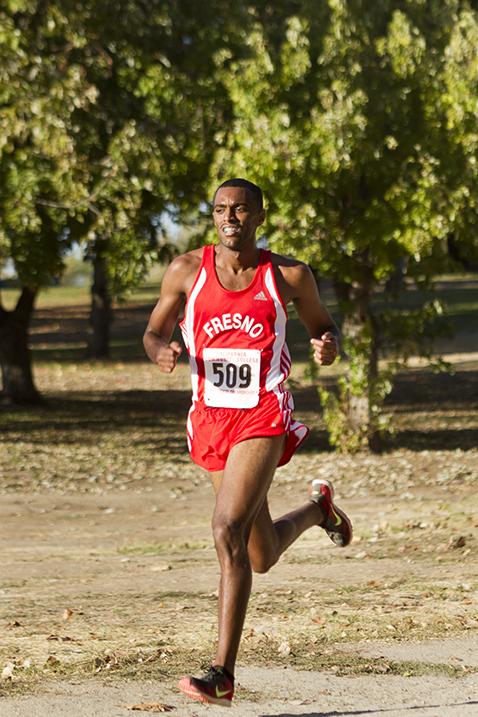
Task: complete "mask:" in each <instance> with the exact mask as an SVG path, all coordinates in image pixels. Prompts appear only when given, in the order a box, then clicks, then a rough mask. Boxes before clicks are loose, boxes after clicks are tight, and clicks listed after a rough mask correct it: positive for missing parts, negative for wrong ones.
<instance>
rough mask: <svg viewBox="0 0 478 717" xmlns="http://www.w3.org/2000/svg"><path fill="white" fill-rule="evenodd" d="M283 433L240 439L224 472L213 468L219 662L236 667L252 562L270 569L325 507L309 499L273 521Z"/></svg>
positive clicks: (257, 568) (259, 568)
mask: <svg viewBox="0 0 478 717" xmlns="http://www.w3.org/2000/svg"><path fill="white" fill-rule="evenodd" d="M283 441H284V437H283V436H274V437H268V438H252V439H249V440H246V441H242V442H241V443H238V444H236V445H235V446H234V447H233V448H232V449H231V452H230V454H229V458H228V461H227V464H226V468H225V470H224V471H223V472H216V473H211V478H212V482H213V485H214V488H215V490H216V508H215V511H214V515H213V521H212V524H213V534H214V539H215V544H216V551H217V555H218V559H219V563H220V565H221V580H220V584H219V642H218V648H217V655H216V661H215V664H217V665H222V666H224V667H226V669H228V670H229V671H230V672H233V671H234V663H235V659H236V655H237V650H238V647H239V642H240V638H241V633H242V627H243V624H244V619H245V614H246V609H247V604H248V600H249V594H250V590H251V582H252V575H251V567H252V568H253V569H254V570H255V571H256V572H266V571H267V570H268V569H269V568H270V567H271V566H272V565H273V564H274V563H275V562H277V560H278V559H279V557H280V555H281V554H282V552H283V551H284V550H285V549H286V548H287V547H288V546H289V545H290V544H291V543H292V542H293V541H294V540H295V539H296V538H298V537H299V535H301V533H303V532H304V530H307V528H310V527H311V526H313V525H318V524H319V523H320V522H321V521H322V517H323V516H322V511H321V509H320V507H319V506H318V505H317V504H315V503H311V502H309V503H307V504H306V505H304V506H302V507H301V508H298V509H297V510H295V511H292V512H291V513H288V514H287V515H285V516H283V517H282V518H279V519H278V520H276V521H275V522H273V521H272V519H271V516H270V513H269V508H268V504H267V492H268V490H269V487H270V484H271V481H272V478H273V475H274V472H275V468H276V465H277V463H278V461H279V459H280V456H281V455H282V450H283Z"/></svg>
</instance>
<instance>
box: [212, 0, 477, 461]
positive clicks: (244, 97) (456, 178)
mask: <svg viewBox="0 0 478 717" xmlns="http://www.w3.org/2000/svg"><path fill="white" fill-rule="evenodd" d="M425 5H426V7H425ZM425 5H424V3H422V2H419V1H418V0H417V1H416V2H413V1H410V2H406V3H405V2H404V3H396V2H386V1H385V2H381V3H379V4H378V5H377V4H375V5H373V6H372V5H370V4H367V3H364V2H361V1H360V0H355V1H353V2H345V1H343V0H329V2H328V3H320V4H319V3H311V2H308V1H306V0H305V1H303V2H290V3H287V2H284V3H281V8H282V10H283V12H282V14H280V13H276V12H275V8H274V12H272V10H270V11H269V12H268V13H266V14H264V11H263V6H262V4H261V5H259V6H258V12H257V13H256V15H255V17H256V22H255V25H254V29H253V31H252V32H251V33H250V34H249V35H248V37H247V38H245V42H246V44H247V46H248V48H249V50H250V56H249V57H247V58H244V59H243V60H241V61H239V62H236V63H233V65H232V67H231V68H228V70H227V73H228V77H229V82H228V84H227V87H228V89H229V95H230V98H231V102H232V104H233V107H234V120H233V123H232V125H231V128H230V132H228V134H227V138H226V140H225V143H224V146H223V147H222V148H221V149H220V150H219V151H218V154H217V158H216V164H215V165H214V169H213V176H216V175H217V174H218V173H221V171H222V172H225V171H227V172H228V173H229V174H231V173H236V174H247V175H248V176H250V177H251V178H253V179H254V180H256V181H257V182H258V183H259V184H261V186H263V187H264V189H265V191H266V195H267V196H268V199H269V223H268V238H269V241H270V244H271V246H272V247H273V248H275V249H277V250H279V251H281V252H284V253H293V254H295V255H296V256H298V257H300V258H302V259H303V260H305V261H307V262H310V263H311V264H312V265H313V266H314V267H316V268H317V269H318V270H319V272H320V273H321V274H322V275H326V276H329V277H330V278H331V279H332V281H333V284H334V288H335V291H336V294H337V298H338V301H339V306H340V312H341V314H342V318H343V327H342V328H343V334H344V347H345V351H346V353H347V355H348V359H349V361H348V364H347V366H348V368H347V372H346V375H345V377H344V378H343V379H341V381H340V390H339V395H338V396H336V395H335V394H331V393H328V392H325V391H322V399H323V404H324V408H325V417H326V420H327V422H328V428H329V431H330V432H331V438H332V440H333V442H335V443H336V444H338V445H341V446H342V447H348V448H358V447H360V446H363V445H376V444H377V439H378V437H379V433H380V429H381V427H382V421H381V410H380V409H381V404H382V401H383V398H384V397H385V395H386V394H387V393H388V392H389V391H390V390H391V378H392V373H393V371H391V370H390V365H389V367H388V369H387V370H386V371H382V370H379V364H378V359H379V356H380V352H381V351H383V350H385V349H389V350H390V349H391V348H393V349H394V353H395V357H396V358H397V359H405V358H406V357H407V356H408V355H409V353H410V351H412V350H416V348H417V344H419V343H423V342H422V341H421V340H422V339H423V338H426V337H427V335H428V334H429V331H430V324H431V322H432V320H433V316H434V315H435V314H437V313H439V312H440V310H441V309H440V306H439V305H438V302H431V303H429V304H428V305H427V306H424V307H423V308H422V310H421V311H419V312H415V313H408V314H407V316H405V315H403V314H400V313H399V312H398V311H397V310H396V308H395V303H396V296H394V292H393V291H391V290H389V291H384V287H385V286H386V285H388V287H389V288H391V287H392V286H393V282H392V281H391V279H392V278H393V277H394V275H395V274H396V271H397V266H399V267H400V270H401V271H402V272H403V273H404V276H405V277H408V278H410V279H413V281H415V282H416V281H418V282H425V281H428V280H429V279H430V277H431V275H432V273H433V272H434V271H436V270H437V269H438V268H441V269H443V267H444V266H446V262H447V239H448V238H449V237H450V235H453V236H454V237H455V238H458V241H459V242H462V241H466V242H467V246H468V250H470V251H471V250H472V249H473V250H474V251H476V240H475V238H474V227H475V225H476V219H477V217H476V203H475V200H472V201H471V202H470V201H469V198H470V197H471V196H472V195H475V196H476V179H475V177H476V172H475V154H476V144H475V142H476V134H475V129H476V121H475V122H473V120H472V116H474V117H475V120H476V97H477V89H478V88H477V73H476V62H477V51H476V47H477V45H476V41H475V39H476V38H475V33H476V29H477V17H476V13H475V12H474V11H473V10H471V9H470V6H469V4H468V3H459V2H455V1H454V0H450V1H449V2H444V3H443V2H428V3H426V4H425ZM458 126H459V129H458ZM231 161H232V163H233V167H231ZM226 168H227V169H226ZM464 235H466V236H467V237H468V238H467V240H465V239H464ZM400 285H402V286H403V283H402V284H400ZM377 294H380V297H381V307H380V312H377V311H375V310H374V306H373V301H372V299H373V298H374V296H375V295H377ZM423 348H424V347H423V346H422V349H423ZM395 366H397V364H395Z"/></svg>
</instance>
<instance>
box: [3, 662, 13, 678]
mask: <svg viewBox="0 0 478 717" xmlns="http://www.w3.org/2000/svg"><path fill="white" fill-rule="evenodd" d="M14 669H15V665H14V664H13V662H7V664H6V665H5V667H4V668H3V670H2V680H11V679H12V677H13V670H14Z"/></svg>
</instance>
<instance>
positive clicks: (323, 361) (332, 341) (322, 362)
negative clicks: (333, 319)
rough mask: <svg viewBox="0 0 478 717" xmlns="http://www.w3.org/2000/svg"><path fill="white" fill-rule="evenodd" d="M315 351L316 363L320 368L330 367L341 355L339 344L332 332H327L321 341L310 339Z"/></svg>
mask: <svg viewBox="0 0 478 717" xmlns="http://www.w3.org/2000/svg"><path fill="white" fill-rule="evenodd" d="M310 343H311V344H312V348H313V349H314V361H315V362H316V363H318V364H319V366H330V364H332V363H333V362H334V361H335V359H336V358H337V354H338V353H339V344H338V341H337V339H336V337H335V336H334V335H333V333H332V332H331V331H326V332H325V334H322V336H321V337H320V339H310Z"/></svg>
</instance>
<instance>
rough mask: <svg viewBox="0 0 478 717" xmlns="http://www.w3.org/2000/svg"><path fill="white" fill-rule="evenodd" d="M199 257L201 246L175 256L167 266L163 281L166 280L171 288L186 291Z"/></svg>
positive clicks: (193, 275) (198, 262)
mask: <svg viewBox="0 0 478 717" xmlns="http://www.w3.org/2000/svg"><path fill="white" fill-rule="evenodd" d="M201 259H202V247H201V248H200V249H193V250H192V251H188V252H186V253H185V254H180V255H179V256H176V257H175V258H174V259H173V260H172V262H171V263H170V265H169V266H168V268H167V270H166V273H165V275H164V279H163V281H164V280H166V281H167V283H168V285H170V286H171V287H172V288H176V289H178V290H179V291H182V292H183V293H187V292H188V291H189V289H190V288H191V283H192V282H193V281H194V278H195V277H196V274H197V272H198V270H199V267H200V265H201Z"/></svg>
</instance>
